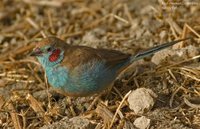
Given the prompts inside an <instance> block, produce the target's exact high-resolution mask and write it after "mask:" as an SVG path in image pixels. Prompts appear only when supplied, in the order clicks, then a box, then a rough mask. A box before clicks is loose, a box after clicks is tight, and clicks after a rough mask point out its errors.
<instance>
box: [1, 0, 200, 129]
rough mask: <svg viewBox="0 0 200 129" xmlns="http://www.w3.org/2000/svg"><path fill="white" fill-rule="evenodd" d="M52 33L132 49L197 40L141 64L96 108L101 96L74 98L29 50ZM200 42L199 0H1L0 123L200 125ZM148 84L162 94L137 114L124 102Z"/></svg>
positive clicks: (181, 128) (169, 128)
mask: <svg viewBox="0 0 200 129" xmlns="http://www.w3.org/2000/svg"><path fill="white" fill-rule="evenodd" d="M48 36H57V37H59V38H61V39H63V40H64V41H66V43H68V44H73V45H85V46H90V47H94V48H107V49H115V50H120V51H122V52H124V53H130V54H136V53H137V52H138V51H140V50H144V49H147V48H149V47H152V46H155V45H159V44H162V43H164V42H167V41H172V40H177V39H181V38H186V37H192V38H193V39H192V40H188V41H184V42H181V43H179V44H177V45H174V46H173V47H171V48H169V49H166V50H164V51H161V52H158V53H156V54H155V55H154V56H151V57H148V58H145V59H142V60H140V61H137V62H135V63H133V64H132V65H131V66H130V67H129V68H128V69H127V70H126V71H125V72H124V73H123V74H122V75H121V76H120V77H118V79H116V81H115V84H114V88H113V89H112V90H111V91H110V92H108V93H106V94H105V95H104V96H101V97H100V98H99V99H98V100H97V102H96V103H94V105H93V106H92V107H91V104H92V102H93V100H94V99H95V96H91V97H78V98H69V97H65V96H63V95H61V94H58V93H56V92H54V91H52V90H51V87H48V84H47V83H46V81H45V80H46V78H45V74H44V71H43V69H42V67H41V66H40V65H39V64H38V62H37V60H36V59H35V58H33V57H30V55H29V54H30V52H31V50H32V49H33V47H34V41H35V40H38V39H41V38H44V37H48ZM199 44H200V2H199V1H198V0H196V1H195V0H193V1H192V0H191V1H190V0H174V1H173V2H172V0H170V1H167V0H157V1H154V0H143V1H141V0H111V1H109V0H1V1H0V128H3V129H7V128H15V129H29V128H30V129H35V128H43V129H51V128H54V129H66V128H67V129H68V128H69V129H70V128H75V129H78V128H80V129H93V128H95V129H107V128H112V129H136V127H135V125H134V121H135V120H136V119H137V118H138V117H140V116H145V117H147V118H148V119H150V121H151V122H150V125H149V128H150V129H200V110H199V109H200V65H199V64H200V63H199V58H200V56H199V54H200V49H199ZM47 87H48V88H47ZM141 87H143V88H148V89H151V90H153V91H154V93H156V94H157V96H158V98H157V99H156V101H155V104H154V106H153V108H152V109H151V110H149V111H146V112H145V113H143V114H136V113H135V112H134V111H132V110H131V109H130V108H129V104H128V102H127V101H126V99H125V101H123V103H121V102H122V100H123V98H124V97H125V96H126V94H127V93H128V92H129V91H130V90H136V89H138V88H141ZM120 104H122V105H120ZM88 109H90V110H88ZM116 112H117V115H116V117H115V114H116Z"/></svg>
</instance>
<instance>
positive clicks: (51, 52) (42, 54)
mask: <svg viewBox="0 0 200 129" xmlns="http://www.w3.org/2000/svg"><path fill="white" fill-rule="evenodd" d="M35 44H36V46H35V48H34V50H33V51H32V53H31V56H35V57H37V59H38V61H39V62H40V63H41V65H42V66H43V67H44V68H47V67H53V66H55V65H57V64H58V63H60V62H61V61H62V60H63V58H64V50H63V47H62V45H64V44H65V43H64V42H63V41H62V40H60V39H58V38H56V37H49V38H45V39H42V40H41V41H38V42H36V43H35Z"/></svg>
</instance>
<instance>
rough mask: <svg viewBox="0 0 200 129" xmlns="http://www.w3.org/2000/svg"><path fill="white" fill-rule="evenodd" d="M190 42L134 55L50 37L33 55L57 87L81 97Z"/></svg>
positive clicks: (103, 87)
mask: <svg viewBox="0 0 200 129" xmlns="http://www.w3.org/2000/svg"><path fill="white" fill-rule="evenodd" d="M187 39H189V38H186V39H181V40H177V41H172V42H168V43H164V44H162V45H159V46H156V47H153V48H150V49H148V50H146V51H143V52H139V53H138V54H136V55H130V54H125V53H122V52H120V51H116V50H108V49H102V48H98V49H95V48H91V47H87V46H73V45H69V44H67V43H65V42H64V41H62V40H61V39H59V38H56V37H48V38H45V39H42V40H41V41H38V42H37V43H36V47H35V48H34V50H33V52H32V53H31V55H32V56H36V57H37V59H38V61H39V63H40V64H41V65H42V67H43V68H44V70H45V72H46V76H47V79H48V82H49V84H50V85H51V86H53V88H55V89H57V90H59V91H61V92H63V93H65V94H66V95H68V96H76V97H81V96H89V95H93V94H96V93H99V92H102V91H104V90H106V89H109V88H110V87H111V86H112V84H113V82H114V80H115V78H116V77H117V76H118V75H119V74H120V72H122V70H124V69H125V68H126V67H128V66H129V65H130V64H131V63H133V62H134V61H137V60H139V59H142V58H144V57H147V56H149V55H152V54H153V53H155V52H157V51H160V50H162V49H165V48H167V47H169V46H172V45H174V44H176V43H178V42H181V41H184V40H187Z"/></svg>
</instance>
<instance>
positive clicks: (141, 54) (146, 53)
mask: <svg viewBox="0 0 200 129" xmlns="http://www.w3.org/2000/svg"><path fill="white" fill-rule="evenodd" d="M188 39H191V38H185V39H180V40H176V41H171V42H167V43H164V44H161V45H159V46H155V47H153V48H150V49H147V50H145V51H143V52H139V53H138V54H136V55H133V56H131V58H130V60H129V61H130V62H134V61H136V60H139V59H142V58H144V57H147V56H150V55H152V54H154V53H156V52H158V51H160V50H162V49H165V48H167V47H170V46H172V45H174V44H176V43H179V42H181V41H185V40H188Z"/></svg>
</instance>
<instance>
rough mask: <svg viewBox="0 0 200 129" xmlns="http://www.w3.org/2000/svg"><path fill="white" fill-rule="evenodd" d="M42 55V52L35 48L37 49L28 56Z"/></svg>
mask: <svg viewBox="0 0 200 129" xmlns="http://www.w3.org/2000/svg"><path fill="white" fill-rule="evenodd" d="M41 55H42V51H41V50H40V49H39V48H37V49H34V50H33V51H32V52H31V53H30V56H41Z"/></svg>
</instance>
